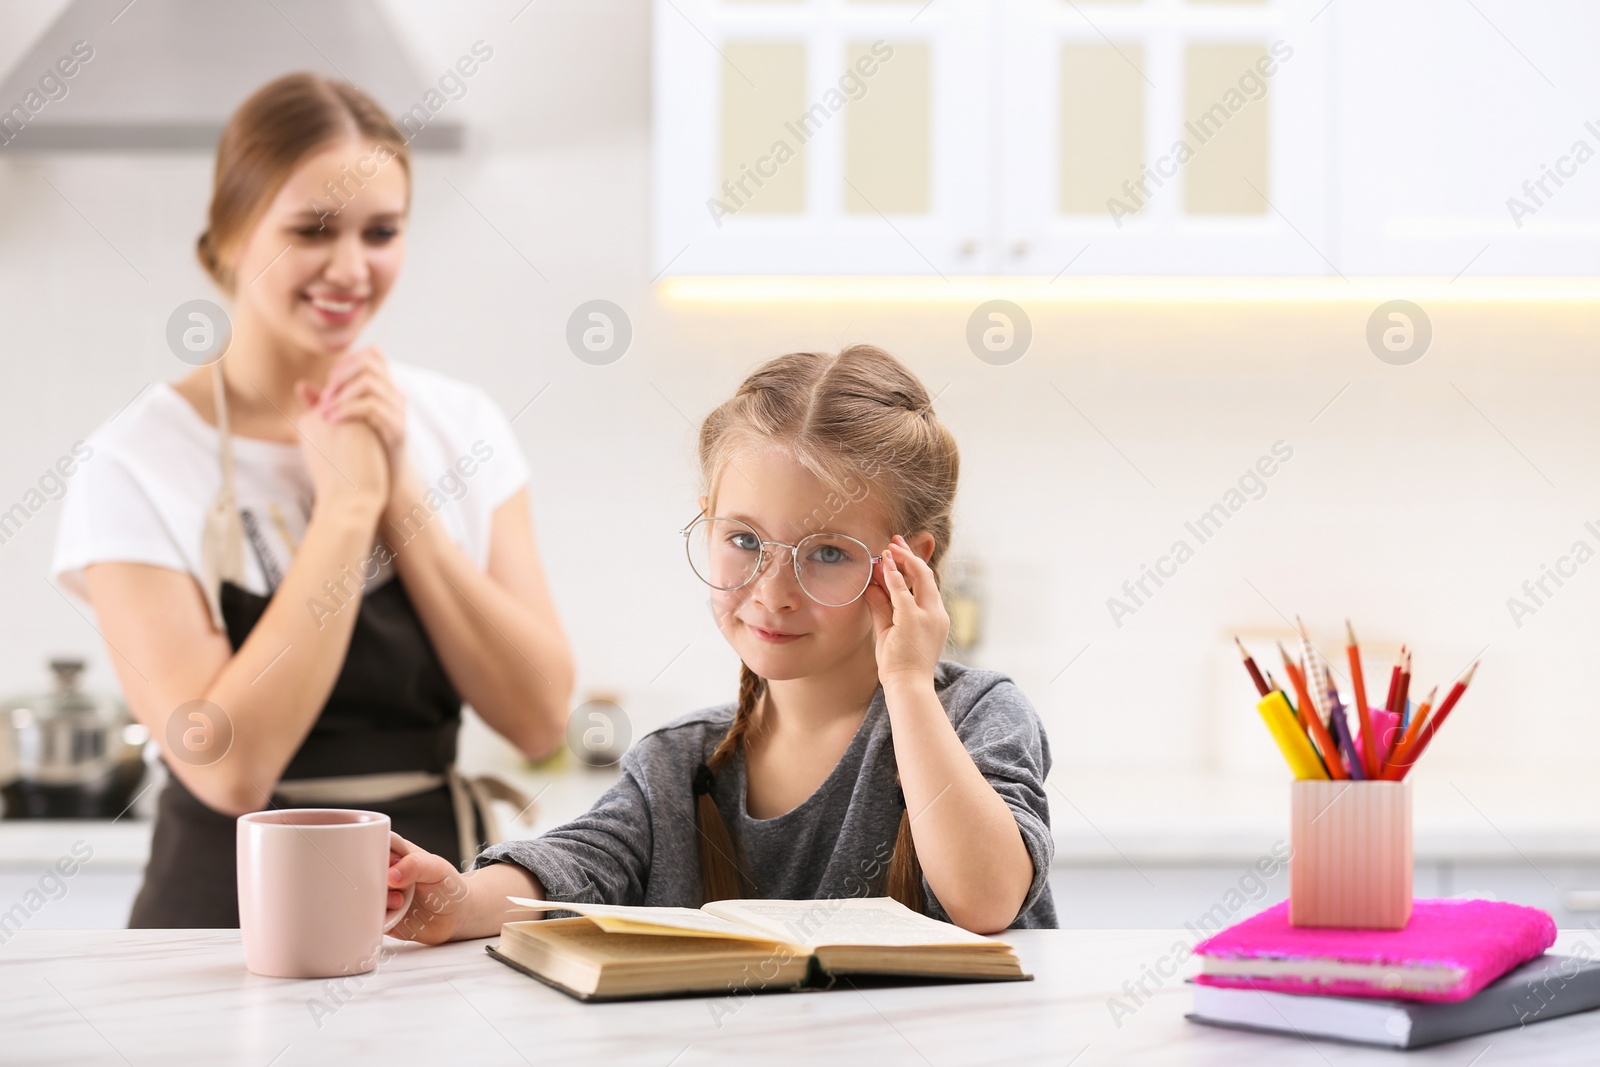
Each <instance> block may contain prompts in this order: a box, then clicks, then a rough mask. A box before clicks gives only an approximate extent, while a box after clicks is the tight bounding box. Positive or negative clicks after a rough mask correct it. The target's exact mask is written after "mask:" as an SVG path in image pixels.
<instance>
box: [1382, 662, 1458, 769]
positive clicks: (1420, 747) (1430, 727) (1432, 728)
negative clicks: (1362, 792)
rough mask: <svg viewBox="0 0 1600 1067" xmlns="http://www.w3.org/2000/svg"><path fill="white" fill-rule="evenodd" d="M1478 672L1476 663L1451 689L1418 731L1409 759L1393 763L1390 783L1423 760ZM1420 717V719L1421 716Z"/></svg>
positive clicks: (1408, 754)
mask: <svg viewBox="0 0 1600 1067" xmlns="http://www.w3.org/2000/svg"><path fill="white" fill-rule="evenodd" d="M1477 670H1478V664H1477V663H1476V662H1474V663H1473V664H1472V666H1470V667H1468V668H1467V673H1466V674H1464V675H1462V676H1461V678H1460V680H1459V681H1457V682H1456V684H1455V685H1453V686H1451V687H1450V695H1449V696H1447V697H1445V698H1444V703H1442V704H1440V705H1439V710H1438V711H1436V712H1434V713H1433V715H1432V716H1431V717H1430V718H1429V720H1428V722H1427V724H1426V725H1424V726H1422V727H1421V729H1419V730H1418V732H1417V739H1416V743H1415V744H1414V745H1413V746H1412V749H1411V751H1410V752H1409V753H1407V756H1408V757H1409V758H1407V759H1406V760H1405V761H1404V762H1403V763H1402V762H1401V761H1400V760H1395V761H1393V763H1392V765H1391V766H1390V768H1389V772H1388V774H1387V775H1386V777H1388V779H1389V780H1390V781H1396V782H1397V781H1399V780H1400V779H1402V778H1404V777H1405V776H1406V772H1407V771H1409V770H1410V769H1411V768H1412V767H1413V766H1415V765H1416V762H1417V760H1419V759H1421V758H1422V753H1423V752H1424V751H1426V750H1427V748H1428V745H1429V744H1430V743H1431V742H1432V741H1433V739H1434V737H1435V735H1437V734H1438V733H1439V729H1440V727H1442V726H1443V725H1444V720H1445V719H1446V718H1448V717H1449V715H1450V711H1451V709H1453V708H1454V707H1455V706H1456V702H1457V701H1459V700H1460V699H1461V694H1463V693H1465V692H1466V691H1467V686H1469V685H1471V684H1472V676H1473V674H1475V673H1477ZM1418 717H1419V718H1420V716H1418Z"/></svg>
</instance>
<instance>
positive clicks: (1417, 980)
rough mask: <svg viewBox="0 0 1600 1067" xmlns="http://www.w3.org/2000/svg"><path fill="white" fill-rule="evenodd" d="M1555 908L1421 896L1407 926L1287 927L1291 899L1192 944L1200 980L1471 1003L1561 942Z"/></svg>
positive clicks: (1285, 990)
mask: <svg viewBox="0 0 1600 1067" xmlns="http://www.w3.org/2000/svg"><path fill="white" fill-rule="evenodd" d="M1555 939H1556V924H1555V920H1553V919H1552V918H1550V916H1549V914H1547V913H1546V912H1543V911H1540V910H1539V909H1538V908H1529V907H1524V906H1523V905H1521V904H1506V903H1502V902H1500V901H1495V900H1418V901H1417V902H1416V905H1415V907H1414V908H1413V910H1412V913H1411V922H1409V923H1408V924H1406V926H1405V928H1404V929H1401V930H1345V929H1334V928H1324V927H1300V926H1290V925H1289V903H1288V901H1285V902H1283V903H1282V904H1278V905H1275V906H1273V907H1270V908H1268V909H1267V910H1266V911H1263V912H1261V913H1260V914H1258V915H1254V916H1251V917H1250V918H1248V919H1246V920H1245V921H1244V922H1242V923H1238V924H1236V925H1234V926H1230V927H1228V928H1227V929H1226V930H1223V931H1222V932H1220V933H1218V934H1216V935H1215V936H1213V937H1209V938H1207V939H1206V940H1204V941H1202V942H1200V944H1198V945H1196V946H1195V947H1194V952H1195V955H1197V956H1199V957H1201V972H1200V975H1199V976H1198V977H1197V978H1196V979H1195V981H1197V982H1199V983H1200V984H1201V985H1211V986H1230V987H1234V988H1242V989H1265V990H1272V991H1274V992H1279V993H1315V994H1323V995H1328V994H1331V995H1334V996H1348V997H1391V998H1398V999H1401V1000H1431V1001H1456V1000H1466V999H1467V998H1468V997H1470V996H1472V995H1473V994H1474V993H1476V992H1478V990H1480V989H1482V988H1483V987H1484V986H1486V985H1488V984H1489V983H1490V982H1492V981H1494V980H1495V979H1496V978H1498V977H1500V976H1501V975H1502V974H1504V973H1505V972H1507V971H1509V970H1510V969H1511V968H1513V967H1515V966H1517V965H1518V964H1520V963H1524V962H1526V961H1528V960H1531V959H1533V958H1534V957H1535V956H1538V955H1539V954H1541V953H1542V952H1544V950H1545V949H1547V948H1549V947H1550V946H1551V945H1552V944H1554V943H1555Z"/></svg>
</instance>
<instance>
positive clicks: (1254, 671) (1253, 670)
mask: <svg viewBox="0 0 1600 1067" xmlns="http://www.w3.org/2000/svg"><path fill="white" fill-rule="evenodd" d="M1233 643H1234V644H1236V645H1238V646H1239V655H1240V656H1243V657H1244V669H1245V670H1247V671H1249V672H1250V680H1251V681H1252V682H1254V683H1255V684H1256V694H1257V695H1258V696H1263V697H1264V696H1266V695H1267V694H1268V693H1270V692H1272V689H1271V687H1269V686H1268V685H1267V681H1266V679H1265V678H1263V677H1261V668H1260V667H1257V666H1256V661H1255V658H1254V657H1252V656H1251V655H1250V653H1248V652H1246V651H1245V648H1244V642H1243V641H1241V640H1239V639H1238V638H1237V637H1235V638H1234V639H1233Z"/></svg>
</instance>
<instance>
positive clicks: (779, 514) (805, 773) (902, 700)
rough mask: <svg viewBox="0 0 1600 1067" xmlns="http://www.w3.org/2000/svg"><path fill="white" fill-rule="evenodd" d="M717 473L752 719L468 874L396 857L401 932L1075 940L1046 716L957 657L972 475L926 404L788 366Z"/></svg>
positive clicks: (729, 724) (716, 725)
mask: <svg viewBox="0 0 1600 1067" xmlns="http://www.w3.org/2000/svg"><path fill="white" fill-rule="evenodd" d="M699 458H700V465H701V473H702V477H703V486H704V495H702V496H701V497H700V500H699V505H700V509H701V514H700V516H699V517H698V518H696V519H695V520H694V521H693V522H692V523H690V524H689V526H687V527H686V528H685V529H684V530H683V531H682V533H683V535H684V536H685V538H686V540H687V544H688V555H689V562H690V565H691V566H692V567H693V569H694V572H695V573H696V574H697V575H698V576H699V577H700V579H701V580H702V581H703V582H705V584H706V585H707V587H708V588H709V590H710V600H711V606H712V608H713V614H714V617H715V619H716V621H717V625H718V628H719V629H720V630H721V632H722V634H723V636H724V638H725V639H726V640H727V641H728V643H729V644H730V645H732V646H733V649H734V651H735V652H737V653H738V654H739V658H740V660H741V661H742V662H741V668H740V678H739V690H738V699H737V700H736V701H735V702H733V703H731V704H727V705H722V706H719V707H713V708H708V709H705V710H703V711H698V712H694V713H692V714H689V715H685V716H683V717H681V718H679V719H677V720H675V721H673V722H671V723H669V724H668V725H666V726H664V727H662V728H661V729H659V730H656V731H654V732H652V733H650V734H648V735H646V736H645V737H643V738H641V739H640V740H639V742H638V743H637V744H636V745H635V746H634V747H633V748H632V749H631V750H630V751H629V752H628V753H627V754H626V755H625V756H624V757H623V760H622V768H621V769H622V775H621V777H620V778H619V780H618V781H617V783H616V785H614V786H613V787H612V788H611V789H610V790H609V791H608V792H607V793H606V794H605V796H603V797H602V798H601V799H600V800H599V802H598V803H597V804H596V805H595V806H594V808H593V809H591V810H590V811H589V812H588V813H586V814H585V815H583V816H580V817H579V818H577V819H575V820H573V821H572V822H570V823H568V824H566V825H565V826H561V827H557V828H556V829H553V830H551V831H549V832H548V833H546V834H544V835H543V836H541V837H539V838H536V839H533V840H524V841H514V842H507V843H505V844H501V845H496V846H494V847H491V848H489V849H487V850H485V851H484V852H482V853H480V854H479V855H478V857H477V859H476V860H475V861H474V862H473V864H472V870H471V871H470V872H468V873H466V874H464V875H463V874H460V873H458V872H457V871H456V869H455V868H454V867H453V866H452V865H451V864H450V863H448V862H447V861H446V860H444V859H442V858H440V857H437V856H433V855H430V854H427V853H425V852H420V851H416V850H407V854H404V855H396V856H394V857H392V858H393V865H392V866H391V868H390V874H389V885H390V886H391V889H392V891H391V893H390V894H389V896H390V902H389V903H390V906H391V907H398V906H399V904H400V901H401V894H400V892H399V890H400V889H403V888H404V887H405V886H407V885H411V884H415V885H416V886H417V890H418V892H417V894H416V898H415V903H414V904H413V907H412V913H411V914H410V915H409V916H408V917H407V918H406V919H405V920H403V921H402V922H401V923H400V924H399V925H398V926H397V927H396V928H395V930H396V932H403V936H406V937H409V938H411V939H414V940H418V941H424V942H427V943H436V942H439V941H444V940H451V939H459V938H473V937H486V936H490V935H492V934H495V933H498V932H499V929H500V926H501V924H502V923H504V922H506V921H510V920H514V919H525V918H528V917H529V912H528V911H527V910H526V909H519V908H515V907H511V906H509V902H508V901H507V900H506V897H507V896H508V895H516V896H529V897H535V898H538V899H550V900H582V901H591V902H602V903H610V904H635V905H662V906H686V907H696V906H698V905H700V904H701V903H703V902H704V901H707V900H715V899H725V898H729V897H773V898H789V899H829V898H841V897H849V896H864V895H888V896H892V897H894V898H895V899H897V900H899V901H900V902H901V903H904V904H906V905H907V906H908V907H911V908H912V909H914V910H917V911H920V912H922V913H924V914H927V915H930V916H933V917H934V918H938V919H943V920H946V921H949V922H952V923H955V924H957V925H959V926H962V927H964V928H966V929H969V930H973V931H975V932H979V933H993V932H996V931H999V930H1003V929H1006V928H1008V927H1038V926H1055V925H1056V921H1055V908H1054V904H1053V902H1052V900H1051V896H1050V891H1049V887H1048V884H1047V876H1048V873H1049V868H1050V861H1051V858H1052V852H1053V849H1052V845H1051V838H1050V828H1049V811H1048V807H1047V804H1046V800H1045V790H1044V779H1045V775H1046V774H1047V773H1048V772H1049V769H1050V750H1049V745H1048V742H1047V741H1046V738H1045V734H1044V729H1043V727H1042V725H1041V723H1040V721H1039V717H1038V715H1037V714H1036V713H1035V711H1034V709H1033V707H1032V706H1031V705H1030V704H1029V703H1028V701H1027V699H1026V698H1025V697H1024V696H1023V695H1022V693H1021V692H1020V691H1019V690H1018V689H1017V687H1016V685H1015V684H1013V683H1012V682H1011V680H1010V679H1009V678H1007V677H1006V676H1005V675H1002V674H998V673H995V672H993V671H985V670H977V669H973V668H969V667H965V666H962V665H960V664H956V663H952V662H948V661H944V660H941V659H940V658H939V657H940V653H941V651H942V650H943V648H944V645H945V639H946V635H947V634H948V632H949V618H948V616H947V615H946V613H945V609H944V605H943V602H942V600H941V598H940V595H939V587H938V579H937V573H938V568H939V565H940V563H941V561H942V559H943V557H944V554H945V551H946V549H947V547H948V545H949V543H950V535H951V508H952V504H953V502H954V498H955V490H956V481H957V474H958V468H959V462H958V457H957V452H956V445H955V441H954V439H953V438H952V436H951V434H950V432H949V430H948V429H946V428H945V427H944V426H943V425H942V424H941V423H940V422H939V420H938V419H937V418H936V417H935V415H934V413H933V409H932V406H931V403H930V401H929V398H928V394H927V391H926V390H925V389H924V388H923V386H922V383H921V382H919V381H918V380H917V378H916V377H915V376H914V375H912V374H911V373H910V372H909V371H908V370H907V369H906V368H905V367H904V366H903V365H902V364H900V363H899V362H898V361H897V360H895V359H894V358H893V357H892V356H890V355H889V354H888V353H886V352H883V351H882V350H880V349H877V348H873V347H870V346H867V345H857V346H854V347H851V348H848V349H846V350H844V351H843V352H841V353H839V354H838V355H821V354H814V353H800V354H794V355H787V356H781V357H779V358H777V359H774V360H771V361H769V362H767V363H766V364H764V365H763V366H761V367H759V368H758V369H757V370H756V371H755V372H754V373H753V374H752V375H750V377H749V378H748V379H746V380H745V382H744V383H743V384H742V385H741V386H740V387H739V390H738V392H737V393H736V394H735V395H734V396H733V398H732V399H730V400H728V401H727V402H726V403H724V404H722V405H721V406H720V407H718V408H717V409H716V410H715V411H713V412H712V413H711V415H710V416H709V417H708V418H707V419H706V420H705V422H704V424H703V425H702V426H701V428H700V442H699ZM552 910H555V909H552ZM534 914H535V915H543V914H547V913H544V912H538V913H534Z"/></svg>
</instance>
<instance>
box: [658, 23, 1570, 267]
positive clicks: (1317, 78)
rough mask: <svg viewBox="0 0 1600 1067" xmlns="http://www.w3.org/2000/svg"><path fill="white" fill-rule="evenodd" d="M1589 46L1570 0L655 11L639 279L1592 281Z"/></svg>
mask: <svg viewBox="0 0 1600 1067" xmlns="http://www.w3.org/2000/svg"><path fill="white" fill-rule="evenodd" d="M1597 31H1600V7H1597V6H1595V5H1592V4H1584V3H1581V2H1580V0H1550V2H1548V3H1545V4H1540V5H1518V4H1514V3H1512V2H1510V0H1481V2H1480V3H1478V4H1467V5H1463V4H1460V3H1457V2H1456V0H1416V2H1414V3H1407V4H1400V5H1396V4H1392V3H1385V2H1383V0H1337V2H1334V3H1328V2H1327V0H1073V2H1068V0H936V2H933V3H926V4H925V3H923V2H922V0H660V2H659V3H658V4H657V7H656V38H655V48H656V53H655V84H656V111H655V124H656V125H655V178H654V197H655V218H654V225H655V228H656V233H655V236H656V240H655V247H654V260H655V267H656V269H658V270H660V271H661V272H662V275H740V274H797V275H804V274H832V275H871V274H898V275H925V276H934V275H941V276H946V277H948V276H950V275H952V274H956V273H962V274H1027V275H1035V276H1044V277H1049V278H1055V277H1057V276H1059V275H1061V274H1085V275H1138V274H1151V275H1193V274H1221V275H1283V274H1298V275H1322V276H1327V277H1331V278H1338V277H1341V276H1343V277H1349V276H1355V275H1406V274H1430V275H1444V276H1447V277H1450V278H1455V277H1457V276H1459V275H1461V274H1474V275H1513V274H1532V275H1541V274H1542V275H1570V274H1591V273H1593V271H1594V269H1595V267H1596V265H1597V263H1600V242H1597V238H1600V110H1596V109H1594V108H1592V107H1590V106H1589V103H1590V102H1591V101H1593V100H1595V99H1600V66H1597V65H1595V64H1593V63H1592V62H1590V61H1589V60H1588V58H1587V57H1586V56H1585V55H1584V54H1583V49H1584V47H1585V46H1586V42H1588V41H1591V40H1593V39H1594V37H1595V35H1596V32H1597ZM875 41H882V42H884V44H885V46H886V47H888V48H892V49H894V50H895V55H894V58H892V59H890V60H889V61H888V62H887V63H883V64H881V65H880V67H879V69H878V71H877V72H876V73H875V74H874V75H873V76H872V77H869V78H866V79H864V88H863V90H862V92H861V94H860V99H858V100H854V101H846V98H845V96H844V95H842V94H839V93H838V91H837V90H838V86H839V83H840V78H841V77H842V76H843V75H844V73H845V72H846V71H847V70H848V69H849V66H850V63H851V62H852V59H853V53H852V48H855V49H857V50H859V49H860V48H861V47H863V46H864V45H869V44H870V43H871V42H875ZM1261 57H1265V63H1264V66H1263V67H1261V68H1256V66H1255V63H1256V61H1257V60H1258V59H1260V58H1261ZM1265 71H1270V74H1266V73H1263V72H1265ZM830 93H832V94H833V95H832V96H831V97H830ZM830 99H831V100H832V101H833V102H835V103H838V104H839V105H840V106H839V107H838V108H837V109H836V110H835V109H829V108H828V107H827V106H826V104H827V102H828V101H829V100H830ZM819 104H822V105H823V110H821V111H816V110H815V109H816V108H817V106H818V105H819ZM808 109H811V110H812V111H813V113H814V114H816V115H817V116H818V121H817V128H816V129H815V130H814V131H805V132H808V133H810V134H811V135H810V136H809V137H808V138H807V139H806V140H805V142H804V144H803V146H802V145H801V144H800V138H799V137H798V136H797V134H799V133H801V132H802V131H800V130H797V129H794V128H793V125H792V123H790V125H789V126H788V127H786V126H785V121H784V120H785V119H786V118H789V119H792V118H795V117H798V116H799V115H802V114H804V113H806V112H807V110H808ZM1206 116H1210V118H1209V120H1207V118H1206ZM783 140H787V141H788V142H789V144H790V146H791V147H792V148H795V149H796V150H797V151H796V152H795V155H794V156H793V158H792V159H790V160H788V161H787V162H785V163H784V164H782V165H778V164H774V163H771V162H768V163H766V164H765V167H766V169H767V171H769V172H770V173H771V177H770V178H768V179H763V180H762V182H761V183H757V182H756V181H755V179H754V177H745V168H752V169H755V168H759V167H760V166H761V165H762V159H763V157H764V156H767V155H769V154H770V153H769V151H768V150H769V149H770V148H771V147H772V146H773V145H774V144H776V143H777V142H779V141H783ZM755 177H759V175H756V176H755ZM740 178H744V189H743V191H742V192H741V191H740V190H739V189H737V188H734V189H733V190H732V191H731V192H730V191H729V189H728V187H727V186H724V185H723V184H722V183H724V182H726V181H730V180H738V179H740ZM719 202H720V203H721V204H722V205H723V207H721V208H717V207H715V205H716V204H717V203H719Z"/></svg>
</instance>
